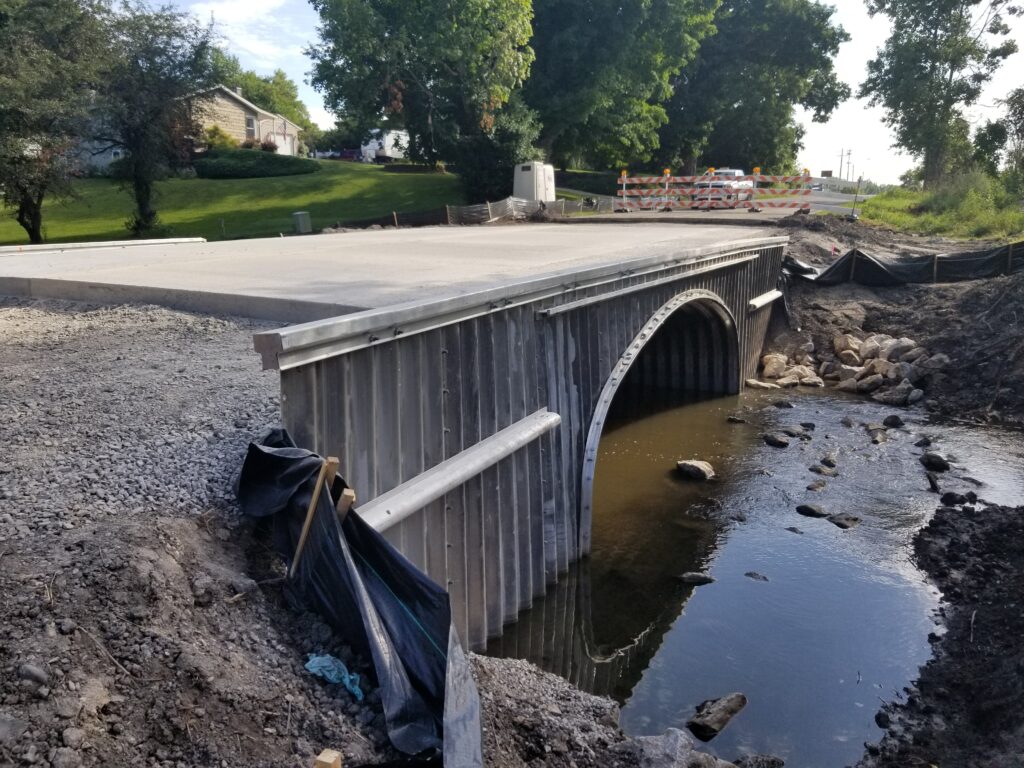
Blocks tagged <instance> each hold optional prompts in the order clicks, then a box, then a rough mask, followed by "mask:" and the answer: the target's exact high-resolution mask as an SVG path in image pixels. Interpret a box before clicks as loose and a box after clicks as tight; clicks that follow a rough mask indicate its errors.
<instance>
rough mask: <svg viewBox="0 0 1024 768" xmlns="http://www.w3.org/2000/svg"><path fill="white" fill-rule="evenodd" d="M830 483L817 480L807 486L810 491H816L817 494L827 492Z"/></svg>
mask: <svg viewBox="0 0 1024 768" xmlns="http://www.w3.org/2000/svg"><path fill="white" fill-rule="evenodd" d="M827 485H828V483H827V482H826V481H824V480H815V481H814V482H813V483H811V484H810V485H808V486H807V490H808V491H814V492H815V493H817V492H819V491H823V490H825V487H826V486H827Z"/></svg>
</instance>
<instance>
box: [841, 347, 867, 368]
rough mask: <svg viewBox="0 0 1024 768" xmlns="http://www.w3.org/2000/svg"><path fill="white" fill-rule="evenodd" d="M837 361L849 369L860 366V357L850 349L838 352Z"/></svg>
mask: <svg viewBox="0 0 1024 768" xmlns="http://www.w3.org/2000/svg"><path fill="white" fill-rule="evenodd" d="M839 360H840V362H842V363H843V365H846V366H849V367H860V365H861V364H862V360H861V359H860V356H859V355H858V354H857V353H856V352H854V351H853V350H852V349H844V350H843V351H842V352H840V353H839Z"/></svg>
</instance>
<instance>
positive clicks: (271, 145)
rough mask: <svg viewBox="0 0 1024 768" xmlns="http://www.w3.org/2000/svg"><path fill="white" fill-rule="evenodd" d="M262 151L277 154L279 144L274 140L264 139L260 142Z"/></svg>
mask: <svg viewBox="0 0 1024 768" xmlns="http://www.w3.org/2000/svg"><path fill="white" fill-rule="evenodd" d="M260 149H262V150H263V151H264V152H277V142H276V141H274V140H273V139H264V140H263V141H261V142H260Z"/></svg>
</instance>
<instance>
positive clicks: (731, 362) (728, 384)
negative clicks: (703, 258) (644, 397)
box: [579, 289, 741, 555]
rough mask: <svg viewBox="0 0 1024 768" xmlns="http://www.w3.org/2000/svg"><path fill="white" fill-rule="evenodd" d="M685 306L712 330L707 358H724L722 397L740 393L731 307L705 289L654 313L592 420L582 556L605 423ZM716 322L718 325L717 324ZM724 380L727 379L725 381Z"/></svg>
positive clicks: (586, 453)
mask: <svg viewBox="0 0 1024 768" xmlns="http://www.w3.org/2000/svg"><path fill="white" fill-rule="evenodd" d="M686 307H693V308H697V309H699V310H702V311H701V312H700V314H701V315H703V316H704V317H705V319H706V320H707V321H708V323H709V325H710V326H711V327H710V329H709V330H710V332H711V336H710V346H711V349H708V350H706V351H705V354H706V357H707V358H708V359H712V360H713V359H714V358H716V357H717V358H718V360H719V361H721V358H722V356H724V358H725V367H724V370H725V371H726V374H725V376H724V377H716V379H717V380H716V381H715V382H714V383H715V385H716V386H717V385H719V384H720V385H721V386H720V389H721V394H723V395H729V394H737V393H738V392H739V391H740V386H741V381H740V377H741V373H740V342H739V331H738V328H737V325H736V318H735V317H734V316H733V314H732V312H731V311H730V310H729V307H728V306H726V304H725V302H724V301H723V300H722V299H721V298H720V297H719V296H718V295H716V294H715V293H712V292H711V291H706V290H702V289H694V290H690V291H684V292H683V293H680V294H678V295H676V296H674V297H673V298H672V299H671V300H669V301H668V302H666V303H665V304H664V305H663V306H662V307H661V309H659V310H658V311H657V312H655V313H654V315H653V316H652V317H651V319H650V320H649V321H648V322H647V324H646V325H644V327H643V328H641V329H640V332H639V333H638V334H637V335H636V336H635V337H634V339H633V341H632V342H630V344H629V346H628V347H627V348H626V350H625V352H623V353H622V356H621V357H620V358H619V361H618V363H616V365H615V367H614V368H613V369H612V372H611V374H610V375H609V377H608V381H607V382H605V385H604V388H603V389H602V390H601V395H600V397H599V398H598V400H597V405H596V407H595V408H594V415H593V417H592V418H591V421H590V429H589V430H588V432H587V443H586V447H585V449H584V454H583V477H582V479H581V488H580V490H581V495H580V501H581V503H580V527H579V531H580V534H579V535H580V553H581V554H583V555H587V554H590V526H591V518H592V515H593V497H594V475H595V472H596V470H597V448H598V445H599V444H600V442H601V434H602V432H603V431H604V425H605V420H606V419H607V417H608V411H609V410H610V409H611V406H612V402H613V401H614V400H615V395H616V393H617V392H618V391H619V387H621V386H622V383H623V382H624V381H625V380H626V375H627V374H628V373H629V371H630V369H631V368H632V367H633V365H634V364H635V363H636V362H637V360H639V359H640V357H641V353H642V352H643V351H644V348H645V347H647V345H648V343H649V342H650V341H651V340H652V339H654V337H655V334H657V332H658V331H659V330H661V328H662V327H663V326H664V325H665V324H666V323H667V322H668V321H669V320H670V319H671V318H672V317H673V316H674V315H675V314H676V313H677V312H679V311H680V310H682V309H684V308H686ZM715 320H717V321H718V322H717V323H715ZM723 378H724V380H723Z"/></svg>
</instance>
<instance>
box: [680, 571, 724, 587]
mask: <svg viewBox="0 0 1024 768" xmlns="http://www.w3.org/2000/svg"><path fill="white" fill-rule="evenodd" d="M676 578H677V579H679V580H680V581H681V582H683V584H694V585H696V586H700V585H702V584H714V583H715V580H714V579H713V578H712V577H711V576H709V575H708V574H706V573H700V572H699V571H690V572H689V573H684V574H681V575H679V576H677V577H676Z"/></svg>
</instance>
